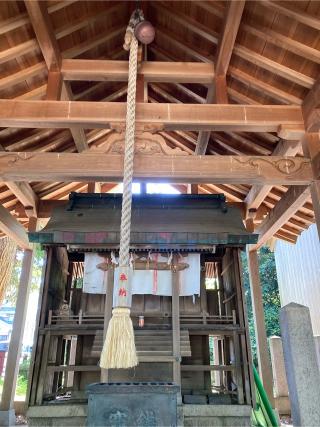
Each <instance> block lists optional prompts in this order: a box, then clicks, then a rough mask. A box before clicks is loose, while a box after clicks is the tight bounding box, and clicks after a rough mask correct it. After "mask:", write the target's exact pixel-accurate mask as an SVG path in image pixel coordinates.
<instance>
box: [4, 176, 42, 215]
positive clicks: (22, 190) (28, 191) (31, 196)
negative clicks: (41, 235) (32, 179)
mask: <svg viewBox="0 0 320 427" xmlns="http://www.w3.org/2000/svg"><path fill="white" fill-rule="evenodd" d="M5 184H6V186H7V187H8V188H9V190H10V191H12V193H13V194H14V195H15V196H16V198H17V199H18V200H19V201H20V202H21V203H22V204H23V206H24V208H25V211H26V214H27V216H29V217H35V218H36V217H37V216H38V215H37V210H38V202H39V200H38V196H37V195H36V194H35V192H34V191H33V189H32V187H31V185H30V184H29V183H27V182H5Z"/></svg>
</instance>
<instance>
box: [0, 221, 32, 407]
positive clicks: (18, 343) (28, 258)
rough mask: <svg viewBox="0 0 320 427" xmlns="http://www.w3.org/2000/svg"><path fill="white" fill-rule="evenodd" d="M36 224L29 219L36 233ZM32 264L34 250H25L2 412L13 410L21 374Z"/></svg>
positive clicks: (30, 227)
mask: <svg viewBox="0 0 320 427" xmlns="http://www.w3.org/2000/svg"><path fill="white" fill-rule="evenodd" d="M36 224H37V220H36V218H29V231H35V230H36ZM32 263H33V249H25V250H24V255H23V261H22V268H21V275H20V282H19V289H18V296H17V303H16V310H15V315H14V321H13V328H12V335H11V339H10V344H9V350H8V354H7V364H6V371H5V377H4V383H3V390H2V398H1V406H0V409H1V411H10V410H13V402H14V395H15V389H16V383H17V377H18V373H19V361H20V355H21V347H22V338H23V333H24V326H25V321H26V316H27V306H28V298H29V292H30V285H31V271H32Z"/></svg>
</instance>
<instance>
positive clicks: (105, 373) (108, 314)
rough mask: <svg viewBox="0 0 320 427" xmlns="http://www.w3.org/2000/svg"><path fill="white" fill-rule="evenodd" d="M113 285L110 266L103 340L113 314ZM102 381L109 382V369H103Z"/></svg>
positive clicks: (112, 270) (112, 274)
mask: <svg viewBox="0 0 320 427" xmlns="http://www.w3.org/2000/svg"><path fill="white" fill-rule="evenodd" d="M113 285H114V269H113V268H110V269H109V270H108V284H107V291H106V299H105V306H104V324H103V342H104V340H105V338H106V334H107V329H108V325H109V322H110V319H111V316H112V302H113ZM100 378H101V382H105V383H106V382H108V380H109V375H108V369H101V374H100Z"/></svg>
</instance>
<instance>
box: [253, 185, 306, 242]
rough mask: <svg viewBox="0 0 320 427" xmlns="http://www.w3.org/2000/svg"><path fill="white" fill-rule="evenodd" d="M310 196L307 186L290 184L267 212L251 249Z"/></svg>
mask: <svg viewBox="0 0 320 427" xmlns="http://www.w3.org/2000/svg"><path fill="white" fill-rule="evenodd" d="M309 198H310V189H309V186H305V185H299V186H292V187H290V188H289V190H288V191H287V192H286V193H285V195H284V196H283V197H282V198H281V199H280V201H279V202H278V203H277V204H276V205H275V207H274V208H273V209H272V210H271V211H270V212H269V214H268V215H267V217H266V218H265V219H264V221H263V222H262V223H261V225H260V226H259V228H258V229H257V230H256V232H257V233H258V234H259V239H258V242H257V244H256V245H254V246H253V247H252V248H250V250H251V249H258V248H260V247H261V246H262V245H263V244H264V243H266V241H267V240H269V239H270V238H271V237H272V236H273V235H274V234H275V233H277V232H278V231H279V230H280V228H281V227H282V226H283V225H284V224H286V223H287V222H288V220H289V219H290V218H291V217H292V216H293V215H294V214H295V213H296V212H297V211H298V210H299V209H300V208H301V207H302V206H303V205H304V203H305V202H306V201H307V200H308V199H309Z"/></svg>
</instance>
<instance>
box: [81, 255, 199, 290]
mask: <svg viewBox="0 0 320 427" xmlns="http://www.w3.org/2000/svg"><path fill="white" fill-rule="evenodd" d="M156 258H157V262H159V263H160V262H167V261H168V258H167V257H166V256H163V255H161V254H158V256H157V257H156V254H152V255H151V257H150V261H155V259H156ZM103 262H105V260H104V258H103V257H101V256H100V255H99V254H96V253H86V254H85V262H84V278H83V292H87V293H94V294H103V293H105V292H106V287H107V280H108V279H107V276H108V275H107V271H103V270H101V269H99V268H97V265H99V264H101V263H103ZM179 262H182V263H186V264H188V265H189V266H188V268H186V269H184V270H181V271H180V272H179V273H180V274H179V279H180V280H179V287H180V296H191V295H199V294H200V254H188V255H187V256H181V257H180V258H179ZM116 269H117V267H116ZM116 269H115V270H116ZM132 294H139V295H148V294H149V295H162V296H171V295H172V272H171V271H170V270H134V271H133V275H132Z"/></svg>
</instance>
